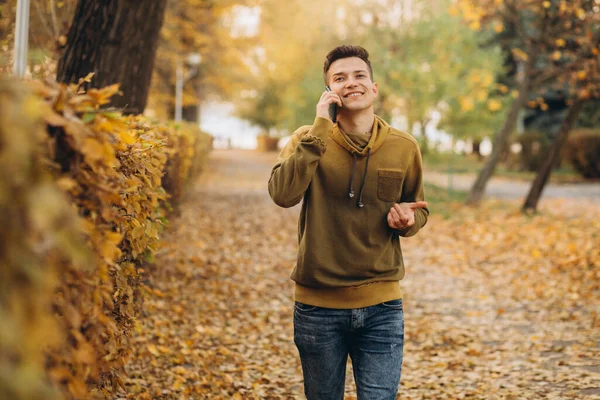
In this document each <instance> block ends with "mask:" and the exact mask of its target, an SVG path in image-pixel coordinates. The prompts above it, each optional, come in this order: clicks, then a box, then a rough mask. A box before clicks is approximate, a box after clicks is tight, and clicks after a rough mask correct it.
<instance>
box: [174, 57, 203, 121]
mask: <svg viewBox="0 0 600 400" xmlns="http://www.w3.org/2000/svg"><path fill="white" fill-rule="evenodd" d="M201 62H202V56H201V55H200V54H198V53H190V54H188V57H187V59H186V62H185V64H187V65H188V66H190V67H191V69H190V70H189V72H188V74H187V75H186V76H184V75H183V66H184V63H183V62H182V61H178V62H177V67H176V70H175V78H176V81H175V121H176V122H180V121H181V114H182V106H183V104H182V103H183V85H184V84H185V83H186V82H187V81H189V80H190V79H191V78H193V77H194V76H195V75H196V74H197V73H198V66H199V65H200V63H201Z"/></svg>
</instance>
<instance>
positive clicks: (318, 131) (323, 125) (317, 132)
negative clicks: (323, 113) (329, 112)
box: [308, 117, 333, 143]
mask: <svg viewBox="0 0 600 400" xmlns="http://www.w3.org/2000/svg"><path fill="white" fill-rule="evenodd" d="M332 129H333V122H331V120H330V119H329V118H323V117H317V118H315V122H314V124H313V126H312V128H311V129H310V131H308V134H309V135H312V136H315V137H318V138H319V139H321V140H322V141H323V143H327V139H328V138H329V135H330V134H331V131H332Z"/></svg>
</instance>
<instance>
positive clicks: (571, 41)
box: [522, 5, 600, 211]
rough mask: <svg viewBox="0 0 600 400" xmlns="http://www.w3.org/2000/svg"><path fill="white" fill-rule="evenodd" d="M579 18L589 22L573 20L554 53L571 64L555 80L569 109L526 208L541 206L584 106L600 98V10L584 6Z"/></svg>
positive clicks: (556, 59) (524, 208)
mask: <svg viewBox="0 0 600 400" xmlns="http://www.w3.org/2000/svg"><path fill="white" fill-rule="evenodd" d="M554 7H556V5H554ZM577 17H578V20H579V21H585V22H586V23H585V24H583V23H578V22H579V21H577V20H575V21H576V22H575V24H574V26H573V25H571V23H570V22H569V25H570V26H571V28H572V34H573V36H571V37H567V39H559V41H558V43H557V47H558V49H556V50H555V51H554V53H553V59H554V60H555V61H556V63H557V64H559V65H562V64H567V65H569V68H568V69H567V70H566V71H565V73H563V74H560V75H558V76H556V82H555V83H554V85H555V86H556V87H560V88H562V93H563V96H564V98H565V99H566V102H567V104H568V111H567V114H566V116H565V118H564V120H563V122H562V124H561V126H560V130H559V132H558V135H556V137H555V139H554V142H553V144H552V146H551V148H550V150H549V152H548V154H547V155H546V157H545V158H544V161H543V163H542V164H541V165H540V168H539V170H538V173H537V175H536V177H535V180H534V181H533V184H532V185H531V188H530V190H529V193H528V194H527V197H526V199H525V202H524V204H523V208H522V209H523V211H529V210H535V209H536V208H537V204H538V202H539V199H540V197H541V195H542V191H543V190H544V187H545V185H546V183H547V182H548V180H549V179H550V174H551V173H552V166H553V165H555V163H556V161H557V160H558V158H559V154H560V150H561V149H562V147H563V146H564V144H565V143H566V141H567V137H568V135H569V132H570V131H571V129H572V128H573V127H574V126H575V124H576V122H577V119H578V117H579V115H580V113H581V112H582V110H583V109H584V106H585V105H586V104H587V103H591V102H592V101H593V100H594V99H598V98H600V11H597V10H596V9H595V8H593V7H592V8H589V9H587V10H586V9H584V8H580V9H578V12H577ZM565 23H567V22H565Z"/></svg>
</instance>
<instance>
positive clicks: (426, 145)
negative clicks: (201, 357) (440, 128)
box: [419, 120, 429, 154]
mask: <svg viewBox="0 0 600 400" xmlns="http://www.w3.org/2000/svg"><path fill="white" fill-rule="evenodd" d="M428 124H429V121H425V120H423V121H421V122H420V123H419V125H420V126H421V137H422V138H423V147H422V148H421V154H427V153H429V138H428V137H427V125H428Z"/></svg>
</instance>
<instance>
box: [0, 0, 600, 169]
mask: <svg viewBox="0 0 600 400" xmlns="http://www.w3.org/2000/svg"><path fill="white" fill-rule="evenodd" d="M76 3H77V2H76V1H75V0H64V1H57V0H48V1H43V0H35V1H32V2H31V10H30V23H31V25H30V32H29V50H28V53H27V61H28V62H27V69H26V73H25V74H26V76H27V77H29V78H33V79H35V78H42V77H54V76H56V74H57V66H58V64H59V59H60V56H61V53H63V52H64V51H65V48H66V47H67V46H68V45H69V40H68V35H69V29H70V27H71V24H72V21H73V17H74V13H75V10H76V5H77V4H76ZM502 3H503V2H502V1H487V2H486V1H479V2H472V1H450V0H329V1H327V2H323V1H316V0H302V1H301V0H290V1H287V2H285V4H284V3H282V2H279V1H276V0H223V1H209V0H177V1H175V0H172V1H168V2H167V4H166V11H165V15H164V23H163V25H162V28H160V36H159V40H158V43H157V52H156V58H155V61H154V69H153V70H152V79H151V83H150V88H149V94H148V100H147V106H146V108H145V110H144V114H146V115H148V116H154V117H158V118H160V119H169V118H175V117H176V115H175V114H176V111H175V110H176V108H177V104H176V103H177V99H176V93H177V86H178V83H181V86H182V92H183V95H182V105H181V117H182V119H183V120H186V121H191V122H195V123H197V124H199V126H200V127H201V128H202V129H203V130H204V131H206V132H208V133H210V134H212V135H213V136H214V137H215V141H214V144H215V147H221V148H228V147H239V148H256V147H257V146H261V148H262V147H266V148H268V147H269V146H270V147H271V148H273V146H276V144H274V142H275V141H276V140H278V139H280V138H285V137H286V136H288V135H289V134H290V132H293V130H294V129H295V128H297V127H298V126H301V125H304V124H310V123H311V122H312V120H313V119H314V114H315V111H314V109H315V104H316V102H317V100H318V98H319V96H320V93H321V92H322V90H323V81H322V64H323V59H324V56H325V54H326V53H327V52H328V51H329V50H330V49H332V48H333V47H335V46H337V45H339V44H343V43H353V44H360V45H362V46H364V47H365V48H367V49H368V51H369V52H370V54H371V60H372V64H373V67H374V74H375V77H374V79H375V81H376V82H378V83H379V85H380V89H381V95H380V98H379V100H378V102H377V104H376V113H377V114H379V115H380V116H382V117H383V118H384V119H386V120H388V121H390V122H391V124H392V125H393V126H395V127H396V128H399V129H402V130H405V131H408V132H410V133H412V134H413V135H414V136H415V137H417V138H418V140H419V141H420V143H421V145H422V149H423V152H424V154H425V155H426V158H427V162H428V163H429V164H430V165H431V168H433V169H439V168H443V169H446V170H447V169H449V168H452V169H453V170H454V171H459V172H460V171H463V172H465V171H468V172H474V171H476V170H477V169H478V168H479V167H480V166H481V162H482V160H483V158H484V157H485V156H487V155H489V154H490V153H491V151H492V147H493V146H492V141H491V137H493V134H494V133H496V132H497V131H499V130H500V129H501V128H502V126H503V123H505V122H506V119H507V118H506V117H507V115H506V114H507V112H508V108H510V106H511V104H512V103H513V102H515V99H516V98H517V96H518V94H519V84H520V82H519V73H520V72H521V76H522V72H523V69H524V64H525V63H526V60H527V53H528V52H531V50H532V49H531V48H529V47H527V46H528V44H527V43H528V35H530V34H532V33H531V32H529V31H528V30H530V31H531V30H532V29H535V20H536V19H538V18H539V15H538V14H536V13H535V9H532V8H531V6H530V5H528V6H523V7H522V9H519V7H520V6H515V9H513V10H508V11H507V9H502V6H501V5H502ZM534 3H535V2H534ZM537 3H539V8H540V10H542V11H543V10H544V9H548V8H549V6H550V5H552V7H556V8H560V7H568V8H569V9H567V10H566V11H565V12H566V13H570V14H569V15H567V14H565V19H568V18H570V17H571V16H572V15H576V13H577V12H579V11H577V10H578V7H579V6H578V5H577V4H576V3H581V2H566V1H546V2H541V1H540V2H537ZM554 3H556V4H554ZM592 3H594V2H592ZM596 3H597V2H596ZM515 4H518V2H516V3H515ZM546 5H548V7H546ZM592 6H593V7H592V8H589V7H588V8H587V9H586V11H584V10H583V9H581V12H582V13H588V14H589V13H590V12H592V13H594V12H597V10H596V8H597V7H598V6H597V4H596V5H594V4H592ZM0 7H1V10H0V33H1V37H2V42H1V54H0V71H1V72H2V73H9V72H10V70H11V68H12V65H13V45H14V31H15V26H14V25H15V21H16V12H17V1H16V0H7V1H3V2H1V6H0ZM571 7H574V8H573V10H571V9H570V8H571ZM594 7H595V8H594ZM594 10H595V11H594ZM515 18H516V19H515ZM592 21H593V20H592ZM148 23H149V21H148ZM595 23H597V21H596V22H595ZM158 26H159V25H157V27H158ZM573 28H574V27H573ZM584 29H585V28H584ZM587 29H589V27H588V28H587ZM524 32H525V33H524ZM548 36H549V39H550V40H551V41H552V42H553V44H552V45H550V46H549V45H547V44H541V43H540V44H539V47H540V48H539V49H536V51H540V52H542V53H544V54H545V55H546V56H547V57H539V58H540V60H539V61H538V63H537V65H536V68H537V70H536V73H542V72H544V71H546V72H547V71H550V70H552V68H555V67H556V65H554V64H555V63H548V62H547V61H546V58H548V57H549V59H550V60H551V61H552V60H553V59H552V57H555V58H556V57H558V59H560V57H561V56H560V53H559V54H558V55H557V54H556V51H559V52H560V51H561V50H563V53H565V54H566V51H565V50H567V49H569V48H571V49H573V46H572V44H573V43H577V38H576V36H577V34H576V31H575V29H567V28H565V29H563V30H562V31H560V32H552V33H551V34H549V35H548ZM569 36H570V37H569ZM570 46H571V47H570ZM196 56H197V57H196ZM190 57H191V58H190ZM189 60H193V62H191V63H190V62H188V61H189ZM554 61H556V60H554ZM146 62H147V63H148V64H150V65H151V64H152V62H153V60H152V57H148V59H147V60H146ZM178 65H179V67H181V70H182V71H181V72H182V79H180V80H178V79H177V69H178ZM565 71H566V70H565ZM115 79H116V77H115ZM108 80H109V81H110V79H108ZM105 81H106V79H105ZM560 84H561V85H564V82H561V83H560ZM563 89H564V87H562V88H558V89H557V82H556V80H554V81H553V80H551V79H550V80H548V81H546V82H542V83H539V84H537V87H535V88H532V89H531V90H530V93H528V95H527V96H526V99H525V100H526V103H527V104H526V105H525V107H523V108H522V109H519V110H518V115H517V117H516V124H515V125H516V126H515V127H514V130H513V129H511V130H510V135H509V136H510V137H509V138H508V145H507V146H506V148H504V149H503V151H502V154H501V157H500V164H499V173H505V174H510V173H513V174H512V176H525V177H529V178H531V177H532V175H531V174H529V175H527V173H530V172H532V171H535V170H536V169H537V168H538V167H539V163H540V159H541V155H542V154H544V153H545V151H546V150H547V149H548V148H549V146H550V144H551V143H552V141H553V139H554V137H555V136H556V135H557V132H558V129H559V127H560V124H561V122H562V120H563V118H564V116H565V114H566V112H567V108H568V105H567V102H568V99H569V98H568V96H566V95H565V92H564V90H563ZM598 104H599V103H598V100H594V99H592V100H590V101H588V102H586V104H585V107H584V109H583V111H582V112H581V115H580V116H579V118H578V120H577V123H576V124H575V126H574V128H575V129H577V130H589V129H594V128H597V127H598V126H599V123H600V122H599V120H600V111H599V110H600V107H598ZM588 133H589V132H588ZM273 138H275V139H273ZM284 143H285V139H284V140H283V141H280V142H279V147H281V146H282V145H283V144H284ZM451 150H454V151H453V152H451ZM564 151H566V150H564ZM572 151H574V150H572ZM452 153H456V154H459V155H461V157H457V158H453V157H452ZM565 157H566V158H569V159H573V158H577V156H575V155H572V154H571V155H569V154H566V155H564V154H563V155H561V157H560V159H559V160H558V161H557V162H556V165H555V168H556V169H557V171H558V175H559V176H563V177H564V179H566V180H577V177H578V176H583V175H586V176H587V177H588V178H590V177H591V175H596V173H592V172H590V171H585V173H584V172H580V173H577V171H574V169H573V167H572V165H571V163H570V162H568V160H567V161H565V162H563V159H564V158H565ZM580 169H585V167H580ZM520 174H521V175H520ZM595 177H597V176H595Z"/></svg>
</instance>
